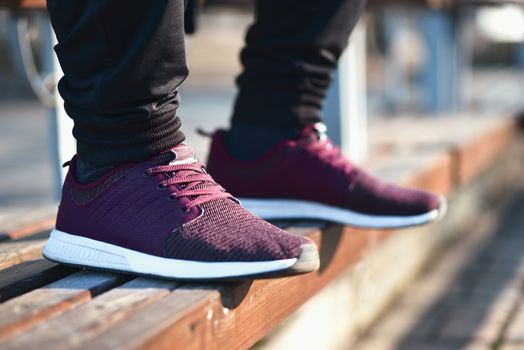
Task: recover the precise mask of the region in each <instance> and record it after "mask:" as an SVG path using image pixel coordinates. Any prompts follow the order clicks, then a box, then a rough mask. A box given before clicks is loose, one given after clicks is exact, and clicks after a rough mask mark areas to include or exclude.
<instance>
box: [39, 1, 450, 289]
mask: <svg viewBox="0 0 524 350" xmlns="http://www.w3.org/2000/svg"><path fill="white" fill-rule="evenodd" d="M184 5H185V4H184V2H183V0H163V1H160V0H159V1H154V2H146V1H140V0H132V1H129V0H127V1H117V0H106V1H95V0H83V1H80V0H79V1H66V0H48V9H49V12H50V16H51V21H52V24H53V27H54V29H55V32H56V35H57V38H58V42H59V43H58V45H57V46H56V48H55V49H56V52H57V54H58V58H59V60H60V63H61V65H62V68H63V71H64V74H65V76H64V78H63V79H62V80H61V81H60V83H59V91H60V94H61V95H62V97H63V98H64V100H65V108H66V111H67V113H68V114H69V115H70V116H71V117H72V118H73V119H74V122H75V127H74V130H73V133H74V136H75V137H76V139H77V142H78V152H77V153H78V154H77V156H75V158H73V160H72V161H71V163H70V171H69V174H68V176H67V178H66V181H65V184H64V188H63V193H62V200H61V204H60V209H59V213H58V218H57V227H56V229H55V230H54V231H53V233H52V235H51V238H50V240H49V241H48V243H47V244H46V247H45V249H44V255H45V256H46V257H47V258H49V259H51V260H55V261H58V262H62V263H67V264H73V265H81V266H87V267H94V268H103V269H114V270H118V271H127V272H133V273H141V274H148V275H157V276H164V277H172V278H181V279H220V278H238V277H246V276H250V277H252V276H260V275H263V276H266V275H272V276H273V275H278V276H281V275H290V274H297V273H305V272H310V271H313V270H315V269H316V268H317V267H318V263H319V260H318V252H317V249H316V247H315V245H314V244H313V243H312V242H311V241H310V240H309V239H307V238H303V237H296V236H292V235H290V234H288V233H286V232H285V231H282V230H280V229H278V228H276V227H275V226H272V225H271V224H269V223H267V222H265V221H263V220H262V219H260V218H259V217H257V216H255V215H253V214H252V213H250V212H248V211H247V210H246V209H245V208H244V207H242V206H241V205H240V202H239V201H238V200H237V199H236V198H235V197H233V195H234V196H237V197H243V198H245V199H243V200H242V202H243V203H244V204H245V205H246V207H250V208H251V209H252V210H253V211H254V212H255V213H256V214H258V215H259V216H260V217H262V218H265V219H272V218H295V217H304V218H317V219H325V220H330V221H338V222H341V223H345V224H353V225H357V226H363V227H404V226H410V225H418V224H423V223H427V222H429V221H432V220H434V219H436V218H437V217H439V216H440V215H441V214H442V212H443V204H444V201H443V200H442V199H441V198H440V197H439V196H436V195H432V194H429V193H426V192H422V191H416V190H411V189H405V188H401V187H398V186H393V185H389V184H385V183H383V182H381V181H379V180H378V179H376V178H374V177H372V176H370V175H368V174H366V173H365V172H364V171H362V170H361V169H359V168H357V167H355V166H354V165H353V164H351V163H350V162H349V161H348V160H346V159H344V158H343V157H342V156H341V155H340V152H339V150H338V148H336V147H335V146H334V145H332V144H331V142H330V141H329V139H327V137H326V136H325V130H323V127H322V124H321V118H320V110H321V107H322V102H323V99H324V96H325V94H326V91H327V89H328V87H329V84H330V80H331V79H330V78H331V74H332V72H333V70H334V69H335V68H336V63H337V60H338V57H339V56H340V54H341V53H342V51H343V49H344V47H345V45H346V43H347V40H348V36H349V34H350V32H351V30H352V29H353V27H354V25H355V23H356V22H357V20H358V17H359V15H360V13H361V11H362V9H363V6H364V0H329V1H319V0H301V1H298V0H285V1H283V0H260V1H258V2H257V3H256V20H255V23H254V25H253V26H252V27H251V28H250V30H249V32H248V35H247V38H246V47H245V48H244V49H243V51H242V63H243V65H244V71H243V73H242V74H241V75H240V76H239V77H238V81H237V83H238V87H239V92H238V95H237V98H236V101H235V108H234V114H233V117H232V125H231V129H230V130H228V131H224V130H221V131H217V132H216V133H215V134H214V135H213V143H212V148H211V151H210V157H209V160H208V165H209V168H208V170H209V173H210V174H211V175H212V176H213V177H214V178H213V177H211V175H210V174H209V173H208V172H207V171H206V169H205V166H204V165H203V164H202V163H200V162H198V161H197V160H196V159H195V158H194V154H193V151H192V149H191V148H190V147H189V146H187V145H185V144H184V143H183V141H184V135H183V134H182V132H181V131H180V126H181V121H180V119H179V118H178V117H177V115H176V113H177V108H178V106H179V103H180V99H179V94H178V87H179V86H180V85H181V84H182V83H183V81H184V79H185V78H186V77H187V75H188V69H187V66H186V61H185V52H184V33H183V27H184V23H183V17H184V16H183V11H184ZM215 180H218V183H220V184H222V185H224V186H225V187H226V189H227V190H228V191H230V192H231V193H232V194H230V192H227V191H226V190H224V188H222V187H221V186H220V185H218V184H217V183H216V182H215Z"/></svg>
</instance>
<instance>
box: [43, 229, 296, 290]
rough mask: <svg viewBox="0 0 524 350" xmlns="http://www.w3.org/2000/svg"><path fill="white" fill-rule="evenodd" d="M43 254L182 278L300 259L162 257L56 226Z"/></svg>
mask: <svg viewBox="0 0 524 350" xmlns="http://www.w3.org/2000/svg"><path fill="white" fill-rule="evenodd" d="M43 255H44V256H45V257H46V258H48V259H50V260H53V261H57V262H62V263H64V264H71V265H79V266H87V267H93V268H100V269H109V270H118V271H122V272H131V273H137V274H145V275H153V276H159V277H166V278H178V279H200V280H201V279H220V278H234V277H241V276H249V275H257V274H265V273H270V272H274V271H281V270H286V269H287V268H289V267H291V266H293V265H294V264H295V263H296V261H297V259H296V258H293V259H282V260H273V261H256V262H198V261H191V260H179V259H170V258H162V257H159V256H154V255H149V254H145V253H140V252H137V251H134V250H131V249H127V248H122V247H119V246H116V245H113V244H109V243H105V242H101V241H97V240H93V239H90V238H86V237H82V236H77V235H71V234H68V233H65V232H62V231H59V230H56V229H55V230H53V231H52V232H51V236H50V237H49V240H48V241H47V243H46V245H45V246H44V249H43Z"/></svg>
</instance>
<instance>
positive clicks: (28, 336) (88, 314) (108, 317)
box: [0, 278, 177, 350]
mask: <svg viewBox="0 0 524 350" xmlns="http://www.w3.org/2000/svg"><path fill="white" fill-rule="evenodd" d="M176 286H177V284H176V283H175V282H170V281H160V280H153V279H146V278H138V279H135V280H132V281H131V282H128V283H126V284H124V285H121V286H119V287H117V288H115V289H112V290H110V291H109V292H106V293H104V294H102V295H100V296H98V297H97V298H94V299H93V300H91V301H90V302H88V303H85V304H82V305H80V306H79V307H77V308H75V309H73V310H70V311H69V312H67V313H65V314H63V315H61V316H58V317H55V318H53V319H50V320H49V321H48V322H45V323H40V324H38V325H37V326H35V327H34V328H32V329H29V330H27V331H25V332H23V333H21V334H18V336H17V337H15V339H13V340H10V338H7V339H5V342H4V343H1V344H0V347H2V349H24V350H25V349H38V350H41V349H70V348H72V347H76V346H77V345H79V344H81V343H86V342H89V341H90V340H92V339H94V338H95V337H96V336H97V335H98V334H99V333H101V332H103V331H104V330H106V329H107V328H108V327H110V326H111V325H112V324H114V323H116V322H119V321H121V320H123V319H125V318H126V317H128V316H129V315H130V314H132V313H134V312H137V311H138V310H140V309H141V308H143V307H144V306H146V305H148V304H151V303H153V302H155V301H157V300H159V299H161V298H163V297H165V296H166V295H168V294H169V292H170V290H172V289H174V288H175V287H176ZM13 300H15V299H13ZM146 317H149V316H146Z"/></svg>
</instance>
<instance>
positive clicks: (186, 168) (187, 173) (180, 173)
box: [146, 162, 233, 210]
mask: <svg viewBox="0 0 524 350" xmlns="http://www.w3.org/2000/svg"><path fill="white" fill-rule="evenodd" d="M146 174H147V175H150V176H151V175H156V174H168V175H169V176H170V177H169V178H168V179H166V180H163V181H161V182H160V183H159V184H158V186H159V188H165V189H168V188H169V187H170V186H173V185H175V186H176V187H177V191H176V192H171V194H170V198H172V199H174V198H181V197H187V198H189V199H190V200H189V201H188V202H187V203H186V204H185V206H184V208H183V209H184V210H189V209H190V208H191V207H194V206H196V205H199V204H203V203H206V202H209V201H211V200H214V199H218V198H233V196H232V195H231V194H229V193H228V192H226V190H225V189H224V188H223V187H222V186H220V185H219V184H217V183H216V182H215V181H214V180H213V178H212V177H211V175H209V174H208V173H207V172H205V170H204V164H203V163H201V162H197V163H191V164H168V165H159V166H155V167H152V168H149V169H148V170H147V171H146Z"/></svg>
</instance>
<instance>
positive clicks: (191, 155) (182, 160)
mask: <svg viewBox="0 0 524 350" xmlns="http://www.w3.org/2000/svg"><path fill="white" fill-rule="evenodd" d="M169 152H171V153H172V154H173V155H174V158H173V160H171V161H170V162H169V165H178V164H193V163H197V162H198V160H197V159H196V158H195V151H194V150H193V149H192V148H191V147H189V146H187V145H185V144H181V145H178V146H176V147H175V148H172V149H170V150H169Z"/></svg>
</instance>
